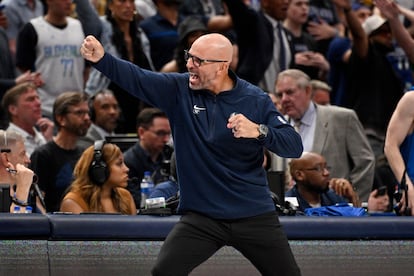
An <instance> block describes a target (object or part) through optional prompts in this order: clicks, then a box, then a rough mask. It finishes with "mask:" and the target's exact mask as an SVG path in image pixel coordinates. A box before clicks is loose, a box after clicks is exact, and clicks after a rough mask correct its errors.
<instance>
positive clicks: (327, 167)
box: [303, 165, 331, 173]
mask: <svg viewBox="0 0 414 276" xmlns="http://www.w3.org/2000/svg"><path fill="white" fill-rule="evenodd" d="M303 170H305V171H316V172H318V173H323V172H325V170H327V171H328V172H329V171H330V170H331V167H330V166H324V165H317V166H315V167H314V168H307V169H303Z"/></svg>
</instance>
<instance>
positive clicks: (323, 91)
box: [309, 80, 332, 105]
mask: <svg viewBox="0 0 414 276" xmlns="http://www.w3.org/2000/svg"><path fill="white" fill-rule="evenodd" d="M309 83H310V85H311V88H312V101H313V102H314V103H316V104H320V105H328V104H331V97H330V96H331V90H332V89H331V87H330V86H329V85H328V84H327V83H326V82H324V81H320V80H311V81H310V82H309Z"/></svg>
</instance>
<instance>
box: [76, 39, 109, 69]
mask: <svg viewBox="0 0 414 276" xmlns="http://www.w3.org/2000/svg"><path fill="white" fill-rule="evenodd" d="M80 53H81V55H82V56H83V58H84V59H86V60H88V61H91V62H93V63H96V62H98V61H100V60H101V58H102V57H103V56H104V54H105V50H104V48H103V46H102V44H101V43H100V42H99V41H98V40H97V39H96V38H95V37H94V36H92V35H88V36H87V37H86V38H85V39H84V40H83V43H82V46H81V48H80Z"/></svg>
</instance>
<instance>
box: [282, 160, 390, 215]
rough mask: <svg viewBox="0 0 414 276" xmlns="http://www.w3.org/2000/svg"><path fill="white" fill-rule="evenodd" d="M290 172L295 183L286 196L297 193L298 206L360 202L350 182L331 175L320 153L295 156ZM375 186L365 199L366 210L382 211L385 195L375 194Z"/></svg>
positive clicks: (310, 206)
mask: <svg viewBox="0 0 414 276" xmlns="http://www.w3.org/2000/svg"><path fill="white" fill-rule="evenodd" d="M290 173H291V175H292V179H293V180H294V181H295V186H293V188H292V189H290V190H289V191H287V192H286V194H285V196H286V197H296V198H297V200H298V204H299V210H301V211H304V210H305V209H307V208H315V207H321V206H330V205H335V204H337V203H352V205H353V206H354V207H359V206H361V204H360V201H359V198H358V195H357V193H356V192H355V191H354V189H353V187H352V185H351V183H350V182H349V181H348V180H346V179H344V178H330V173H329V167H328V166H327V164H326V160H325V158H324V157H323V156H322V155H319V154H317V153H313V152H305V153H303V154H302V156H301V157H300V158H298V159H292V161H291V163H290ZM377 193H378V190H374V191H372V192H371V194H370V196H369V199H368V203H369V206H368V211H385V210H387V207H388V201H389V200H388V196H387V195H382V196H378V195H377Z"/></svg>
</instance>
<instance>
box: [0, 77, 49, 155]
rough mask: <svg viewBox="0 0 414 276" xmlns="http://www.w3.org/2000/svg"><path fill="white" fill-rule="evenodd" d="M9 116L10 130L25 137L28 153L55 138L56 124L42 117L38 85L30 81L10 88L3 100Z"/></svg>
mask: <svg viewBox="0 0 414 276" xmlns="http://www.w3.org/2000/svg"><path fill="white" fill-rule="evenodd" d="M1 105H2V107H3V108H4V110H5V111H6V112H7V115H8V118H9V121H10V123H9V127H8V130H14V131H16V132H17V133H19V134H20V135H22V136H23V137H24V139H25V142H24V144H25V147H26V151H27V154H28V155H29V156H30V155H31V154H32V153H33V151H34V150H35V149H36V148H37V147H39V146H41V145H44V144H46V142H47V141H50V140H52V138H53V129H54V124H53V122H52V121H51V120H49V119H48V118H45V117H42V110H41V102H40V98H39V95H38V93H37V90H36V86H35V85H34V84H32V83H30V82H24V83H22V84H18V85H16V86H14V87H13V88H11V89H9V90H8V91H7V92H6V94H5V95H4V97H3V100H2V102H1Z"/></svg>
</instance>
